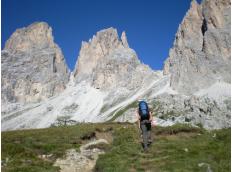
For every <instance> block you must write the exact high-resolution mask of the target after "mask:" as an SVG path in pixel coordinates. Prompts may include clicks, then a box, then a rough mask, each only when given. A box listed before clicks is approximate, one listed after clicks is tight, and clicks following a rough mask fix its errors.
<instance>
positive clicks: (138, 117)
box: [136, 111, 140, 128]
mask: <svg viewBox="0 0 232 172" xmlns="http://www.w3.org/2000/svg"><path fill="white" fill-rule="evenodd" d="M136 115H137V121H138V126H139V128H140V116H139V113H138V111H136Z"/></svg>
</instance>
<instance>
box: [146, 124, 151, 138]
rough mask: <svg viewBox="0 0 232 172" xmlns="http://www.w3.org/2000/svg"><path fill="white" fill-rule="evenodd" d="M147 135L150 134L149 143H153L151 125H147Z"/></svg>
mask: <svg viewBox="0 0 232 172" xmlns="http://www.w3.org/2000/svg"><path fill="white" fill-rule="evenodd" d="M147 134H148V142H152V139H151V123H148V124H147Z"/></svg>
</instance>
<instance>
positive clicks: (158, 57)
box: [1, 0, 200, 70]
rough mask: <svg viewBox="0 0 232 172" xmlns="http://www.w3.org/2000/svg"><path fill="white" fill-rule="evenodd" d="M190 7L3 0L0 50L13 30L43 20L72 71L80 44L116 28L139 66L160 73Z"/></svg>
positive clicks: (184, 2) (178, 2) (170, 0)
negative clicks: (126, 40) (127, 43)
mask: <svg viewBox="0 0 232 172" xmlns="http://www.w3.org/2000/svg"><path fill="white" fill-rule="evenodd" d="M199 1H200V0H198V2H199ZM190 3H191V0H166V1H165V0H2V18H1V20H2V25H1V27H2V28H1V29H2V39H1V44H2V46H1V48H2V49H3V47H4V45H5V42H6V40H7V39H8V38H9V37H10V35H11V34H12V33H13V32H14V31H15V30H16V29H17V28H21V27H25V26H28V25H29V24H31V23H33V22H36V21H45V22H47V23H48V24H49V25H50V26H51V27H52V28H53V36H54V38H55V42H56V43H57V44H58V45H59V46H60V47H61V49H62V51H63V53H64V56H65V59H66V62H67V64H68V66H69V68H70V69H71V70H72V69H73V68H74V66H75V63H76V60H77V57H78V53H79V50H80V46H81V41H87V40H89V38H91V37H92V36H93V35H94V34H95V33H96V32H97V31H99V30H101V29H104V28H108V27H114V28H116V29H117V30H118V33H119V35H121V32H122V31H123V30H125V31H126V34H127V39H128V42H129V45H130V47H131V48H133V49H134V50H135V51H136V52H137V54H138V56H139V59H140V60H141V61H142V62H143V63H145V64H148V65H149V66H150V67H151V68H153V69H157V70H159V69H162V68H163V62H164V61H165V59H166V58H167V57H168V52H169V49H170V48H171V47H172V44H173V41H174V38H175V33H176V31H177V28H178V26H179V24H180V22H181V21H182V19H183V17H184V15H185V14H186V12H187V10H188V9H189V7H190Z"/></svg>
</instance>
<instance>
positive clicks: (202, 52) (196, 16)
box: [2, 0, 231, 130]
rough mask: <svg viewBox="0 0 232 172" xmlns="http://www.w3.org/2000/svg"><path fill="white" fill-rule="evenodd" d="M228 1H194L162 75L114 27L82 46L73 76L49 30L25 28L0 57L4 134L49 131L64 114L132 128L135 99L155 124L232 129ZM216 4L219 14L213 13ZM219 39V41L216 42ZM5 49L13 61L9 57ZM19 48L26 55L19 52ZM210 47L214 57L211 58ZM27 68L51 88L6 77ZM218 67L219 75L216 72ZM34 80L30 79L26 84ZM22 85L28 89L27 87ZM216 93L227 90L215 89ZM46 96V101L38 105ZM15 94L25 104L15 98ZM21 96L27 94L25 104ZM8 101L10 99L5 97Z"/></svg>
mask: <svg viewBox="0 0 232 172" xmlns="http://www.w3.org/2000/svg"><path fill="white" fill-rule="evenodd" d="M228 2H229V1H228V0H224V1H219V0H213V1H207V0H205V1H203V2H202V3H201V4H200V5H199V4H198V3H197V2H196V1H192V3H191V7H190V9H189V11H188V12H187V13H186V16H185V17H184V19H183V21H182V23H181V24H180V26H179V29H178V31H177V34H176V39H175V41H174V44H173V47H172V48H171V49H170V52H169V57H168V58H167V60H166V61H165V66H164V70H163V71H153V70H152V69H151V68H150V67H149V66H148V65H145V64H143V63H141V61H140V60H139V57H138V56H137V54H136V52H135V51H134V50H133V49H131V48H130V46H129V44H128V41H127V38H126V33H125V32H124V31H123V32H122V34H121V37H119V35H118V33H117V30H116V29H114V28H112V27H111V28H108V29H103V30H102V31H99V32H97V33H96V35H94V36H93V37H92V38H91V39H90V40H89V41H88V42H84V41H83V42H82V46H81V49H80V53H79V55H78V60H77V62H76V66H75V69H74V70H73V71H72V72H71V73H70V72H69V71H67V65H66V63H65V60H64V57H63V55H62V52H61V51H60V54H58V57H57V55H56V54H55V55H54V53H50V54H49V53H48V52H50V51H52V52H53V51H57V46H56V44H55V43H54V42H53V36H52V33H51V28H50V29H49V27H48V25H47V24H43V23H36V24H35V25H42V27H45V28H46V29H44V30H43V29H42V30H41V28H40V27H38V28H36V29H35V30H36V32H35V33H34V30H33V29H30V28H31V27H33V25H30V26H29V28H28V30H29V32H26V33H24V32H23V35H20V34H18V31H16V33H13V34H12V37H11V38H10V40H9V41H8V43H7V46H6V50H3V51H2V56H3V57H4V58H3V59H2V68H3V75H4V76H3V82H2V92H3V95H4V96H3V97H2V99H4V101H2V105H3V106H2V107H3V108H2V114H3V115H2V130H12V129H20V128H43V127H49V126H51V125H53V124H54V123H55V121H56V120H57V118H59V117H60V116H69V117H70V118H71V119H72V120H75V121H77V122H105V121H121V122H126V121H129V122H135V121H136V116H135V111H136V106H135V104H136V102H137V100H138V99H140V98H144V99H147V101H148V103H149V105H150V106H151V110H152V111H153V112H154V113H155V120H156V122H157V125H162V126H168V125H173V124H175V123H189V124H191V125H194V126H196V125H202V126H203V127H205V128H207V129H218V128H224V127H230V111H231V109H230V99H231V95H230V94H231V91H230V88H229V86H230V85H231V84H230V80H227V78H228V77H229V76H230V74H228V71H230V63H228V61H230V53H229V54H228V49H230V42H228V39H227V38H228V37H230V32H228V27H230V26H229V24H228V23H230V22H229V21H228V19H229V18H230V16H228V15H227V11H228V9H230V3H228ZM215 5H216V10H215V9H214V10H212V9H211V8H212V7H214V6H215ZM224 9H226V10H224ZM224 11H226V12H224ZM215 16H216V17H215ZM217 16H219V17H217ZM24 30H25V28H24ZM40 32H41V34H39V33H40ZM47 33H48V34H47ZM220 33H223V34H222V35H224V36H222V37H220V36H219V37H218V35H220ZM34 35H36V38H35V37H34ZM37 37H38V38H37ZM214 38H215V39H214ZM12 40H16V41H12ZM34 40H36V41H35V42H34ZM214 45H216V48H215V47H214ZM202 48H204V49H202ZM7 49H9V50H10V51H11V52H12V53H11V54H13V55H11V54H10V55H6V54H7V53H6V52H7ZM21 49H22V50H23V52H24V51H25V52H26V55H25V53H24V54H23V55H22V54H20V53H21V52H20V53H19V52H18V51H20V50H21ZM212 49H215V50H216V53H214V54H212V53H211V50H212ZM48 50H49V51H48ZM58 50H59V48H58ZM28 52H30V53H28ZM44 52H45V55H44V54H43V53H44ZM28 54H29V55H28ZM37 54H39V55H41V54H42V56H38V57H44V56H45V57H44V58H45V60H46V59H48V60H46V63H45V64H46V65H45V67H44V66H42V67H41V65H40V62H37V61H35V62H34V61H33V60H34V59H36V60H37V59H42V58H33V57H37V56H35V55H37ZM216 55H217V56H216ZM225 56H226V57H225ZM15 57H22V60H24V59H26V60H27V58H29V59H30V60H31V61H29V63H27V64H28V65H26V66H25V62H24V61H23V62H20V63H19V64H17V63H18V62H17V61H16V62H17V63H15V62H14V59H15ZM59 57H62V58H59ZM217 57H218V58H217ZM56 58H58V59H60V60H56ZM8 59H9V61H7V60H8ZM16 59H17V58H16ZM50 59H51V60H50ZM49 60H50V61H49ZM32 62H33V63H32ZM54 62H55V63H54ZM58 62H59V63H58ZM8 64H9V65H8ZM15 64H16V67H15V66H14V65H15ZM30 64H33V65H34V66H36V67H37V66H38V69H37V71H38V75H39V74H40V73H42V72H43V71H44V69H46V70H47V71H48V72H47V75H48V76H49V78H46V77H45V79H44V78H39V79H40V80H39V81H40V82H41V83H44V82H45V83H49V84H50V83H51V84H50V85H51V86H50V85H48V89H47V87H45V88H43V87H42V89H41V86H40V85H39V86H38V81H37V80H33V79H32V80H29V81H27V80H26V81H27V82H25V78H26V75H24V73H25V72H24V73H23V75H16V76H14V77H13V78H12V77H11V73H10V72H9V71H10V69H14V70H16V69H19V70H21V69H22V68H23V69H24V68H26V71H30V70H31V68H30ZM54 64H55V65H54ZM202 64H204V65H202ZM17 65H18V67H17ZM8 66H10V68H8ZM50 66H55V67H53V68H52V69H53V70H52V72H50V71H49V69H50ZM56 66H58V67H56ZM54 69H55V70H54ZM216 69H218V71H216V73H215V71H214V70H216ZM46 70H45V71H46ZM32 71H33V70H32ZM33 76H34V74H33V75H30V76H29V79H30V77H31V78H33ZM62 76H65V77H64V78H65V79H63V78H62ZM52 77H54V78H55V81H56V82H57V83H58V84H59V82H60V80H59V78H61V83H60V84H61V85H62V84H63V86H64V87H63V88H62V89H61V91H54V90H55V89H54V90H53V88H54V87H53V86H54V85H55V86H56V82H55V83H54V82H53V81H54V80H53V78H52ZM219 77H220V78H219ZM19 78H22V80H21V82H22V83H21V84H22V86H20V84H16V85H14V82H16V83H17V82H19V81H20V80H19ZM56 78H57V79H56ZM15 80H16V81H15ZM44 80H45V81H44ZM40 82H39V83H40ZM34 83H36V84H37V85H36V86H37V87H36V88H37V91H34V90H33V89H34V87H35V86H33V84H34ZM30 84H32V88H30ZM53 84H54V85H53ZM12 85H13V86H14V87H12ZM18 85H19V88H18ZM25 85H29V87H26V88H25V89H24V86H25ZM45 86H46V84H45ZM22 87H23V91H22ZM221 88H223V90H224V91H220V89H221ZM38 89H39V90H38ZM17 90H19V91H18V92H19V93H18V94H16V93H17ZM41 90H42V91H41ZM43 90H44V91H43ZM15 91H16V92H15ZM33 93H34V94H33ZM43 94H45V95H47V94H48V96H45V97H44V98H43V99H41V96H43ZM215 94H217V96H215ZM18 95H20V96H21V97H22V98H21V99H19V98H20V97H19V96H18ZM25 95H26V96H28V97H27V98H26V99H25V98H24V97H25ZM35 95H38V99H34V97H36V96H35ZM7 96H8V97H7ZM12 97H14V99H10V98H12Z"/></svg>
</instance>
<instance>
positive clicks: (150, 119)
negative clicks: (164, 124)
mask: <svg viewBox="0 0 232 172" xmlns="http://www.w3.org/2000/svg"><path fill="white" fill-rule="evenodd" d="M149 114H150V118H149V121H151V122H152V120H153V116H152V112H151V111H150V112H149Z"/></svg>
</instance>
